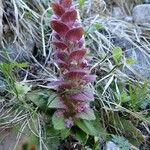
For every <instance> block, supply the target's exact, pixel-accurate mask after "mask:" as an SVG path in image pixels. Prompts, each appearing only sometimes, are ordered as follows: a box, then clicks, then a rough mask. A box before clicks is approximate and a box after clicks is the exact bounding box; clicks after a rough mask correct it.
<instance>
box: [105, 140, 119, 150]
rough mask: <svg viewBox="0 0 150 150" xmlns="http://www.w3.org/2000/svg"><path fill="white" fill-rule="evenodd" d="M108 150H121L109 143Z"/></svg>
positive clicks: (107, 144)
mask: <svg viewBox="0 0 150 150" xmlns="http://www.w3.org/2000/svg"><path fill="white" fill-rule="evenodd" d="M106 150H119V148H118V146H117V145H116V144H115V143H113V142H112V141H109V142H107V143H106Z"/></svg>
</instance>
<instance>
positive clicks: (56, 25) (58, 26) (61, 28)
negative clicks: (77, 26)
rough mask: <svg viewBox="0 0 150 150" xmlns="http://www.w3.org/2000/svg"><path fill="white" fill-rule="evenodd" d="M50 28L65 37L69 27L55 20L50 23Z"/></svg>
mask: <svg viewBox="0 0 150 150" xmlns="http://www.w3.org/2000/svg"><path fill="white" fill-rule="evenodd" d="M51 28H52V29H53V30H54V31H56V32H57V33H58V34H60V35H61V36H63V35H65V34H66V32H67V31H68V30H69V27H68V26H67V25H65V24H64V23H62V22H61V21H57V20H52V21H51Z"/></svg>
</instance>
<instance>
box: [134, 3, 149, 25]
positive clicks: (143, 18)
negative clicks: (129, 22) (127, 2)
mask: <svg viewBox="0 0 150 150" xmlns="http://www.w3.org/2000/svg"><path fill="white" fill-rule="evenodd" d="M132 16H133V21H134V22H135V23H136V24H138V25H141V26H145V27H150V4H142V5H137V6H136V7H134V8H133V11H132Z"/></svg>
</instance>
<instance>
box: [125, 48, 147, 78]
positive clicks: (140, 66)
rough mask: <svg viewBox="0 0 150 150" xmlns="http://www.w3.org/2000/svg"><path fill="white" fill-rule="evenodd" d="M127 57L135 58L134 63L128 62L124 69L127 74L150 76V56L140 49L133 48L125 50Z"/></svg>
mask: <svg viewBox="0 0 150 150" xmlns="http://www.w3.org/2000/svg"><path fill="white" fill-rule="evenodd" d="M125 56H126V58H131V59H133V60H135V63H134V64H127V65H126V67H125V68H124V69H123V71H124V72H125V73H126V74H127V75H137V77H142V78H149V77H150V58H149V57H148V56H147V55H146V54H145V53H144V49H143V51H141V50H139V49H131V50H128V51H126V52H125Z"/></svg>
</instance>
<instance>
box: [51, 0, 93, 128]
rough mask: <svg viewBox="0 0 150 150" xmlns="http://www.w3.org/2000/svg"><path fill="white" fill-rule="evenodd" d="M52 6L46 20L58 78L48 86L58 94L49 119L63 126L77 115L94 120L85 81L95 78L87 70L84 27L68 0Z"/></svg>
mask: <svg viewBox="0 0 150 150" xmlns="http://www.w3.org/2000/svg"><path fill="white" fill-rule="evenodd" d="M52 9H53V12H54V15H53V16H52V19H51V22H50V25H51V28H52V42H51V45H52V46H53V52H54V61H55V63H56V64H57V65H58V68H59V70H60V73H59V77H58V80H57V81H55V82H52V83H50V85H49V86H51V87H54V88H55V89H56V90H57V93H58V95H59V100H58V99H57V103H54V104H55V108H57V110H56V112H55V114H54V117H55V118H56V117H57V119H53V120H59V119H60V120H61V121H64V126H65V127H67V128H71V127H72V126H73V125H74V123H75V121H76V120H77V119H79V118H81V119H87V120H94V119H95V115H94V111H93V110H92V109H91V108H90V102H91V101H93V100H94V95H93V90H92V89H91V88H90V86H89V84H90V83H91V82H93V81H95V79H96V76H95V75H90V72H89V68H88V63H89V60H88V57H87V54H88V53H89V50H88V49H87V48H85V47H84V45H85V44H84V30H83V27H82V26H81V24H80V22H79V21H78V19H77V11H76V9H75V7H74V6H73V5H72V1H71V0H57V1H56V2H54V3H53V4H52ZM54 104H53V105H54ZM56 104H58V106H57V107H56ZM60 104H61V106H62V107H60V106H59V105H60ZM62 118H63V119H62ZM53 123H54V124H55V122H53Z"/></svg>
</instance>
